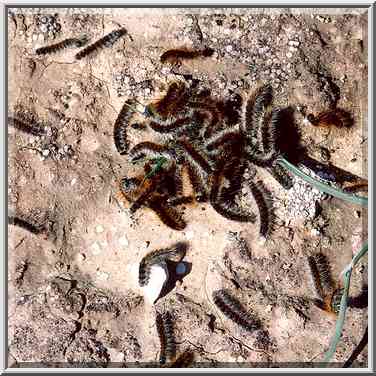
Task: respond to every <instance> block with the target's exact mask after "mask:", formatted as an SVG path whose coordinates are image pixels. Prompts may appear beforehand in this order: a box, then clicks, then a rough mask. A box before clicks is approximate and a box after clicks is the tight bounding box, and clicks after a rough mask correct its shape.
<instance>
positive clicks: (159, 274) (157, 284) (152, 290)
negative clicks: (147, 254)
mask: <svg viewBox="0 0 376 376" xmlns="http://www.w3.org/2000/svg"><path fill="white" fill-rule="evenodd" d="M167 280H168V270H167V266H166V263H165V262H161V263H159V264H156V265H152V266H151V268H150V278H149V283H148V284H147V285H146V286H144V287H143V292H144V296H145V299H146V300H147V301H148V302H149V303H150V304H154V302H155V301H156V300H157V299H158V297H159V295H160V293H161V291H162V288H163V286H164V284H165V283H166V281H167Z"/></svg>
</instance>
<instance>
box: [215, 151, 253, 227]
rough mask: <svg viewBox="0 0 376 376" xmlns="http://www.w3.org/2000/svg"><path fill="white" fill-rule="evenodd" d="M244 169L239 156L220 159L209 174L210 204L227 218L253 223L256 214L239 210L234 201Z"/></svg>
mask: <svg viewBox="0 0 376 376" xmlns="http://www.w3.org/2000/svg"><path fill="white" fill-rule="evenodd" d="M244 170H245V163H244V161H242V160H241V159H240V158H236V157H232V158H231V159H228V160H225V159H223V160H221V161H220V163H218V166H217V169H216V171H215V172H214V173H213V174H212V176H211V190H210V204H211V205H212V207H213V208H214V210H215V211H217V212H218V213H219V214H221V215H222V216H223V217H225V218H227V219H230V220H232V221H238V222H252V223H254V222H255V221H256V215H255V214H254V213H252V212H250V211H247V212H246V211H244V210H241V209H240V208H239V206H238V205H237V204H236V202H235V198H236V195H237V193H238V192H239V190H240V188H241V185H242V181H243V173H244Z"/></svg>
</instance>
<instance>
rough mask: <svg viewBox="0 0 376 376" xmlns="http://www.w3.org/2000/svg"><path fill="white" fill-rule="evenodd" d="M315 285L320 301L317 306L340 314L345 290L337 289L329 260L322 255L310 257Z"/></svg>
mask: <svg viewBox="0 0 376 376" xmlns="http://www.w3.org/2000/svg"><path fill="white" fill-rule="evenodd" d="M308 264H309V267H310V271H311V275H312V279H313V284H314V286H315V289H316V293H317V294H318V296H319V297H320V300H318V301H315V303H316V305H317V306H318V307H320V308H321V309H323V310H324V311H326V312H328V313H331V314H338V311H339V305H340V301H341V298H342V294H343V288H341V287H336V284H335V282H334V281H333V279H332V276H331V271H330V266H329V263H328V260H327V258H326V257H325V256H324V255H323V254H322V253H317V254H314V255H313V256H309V257H308Z"/></svg>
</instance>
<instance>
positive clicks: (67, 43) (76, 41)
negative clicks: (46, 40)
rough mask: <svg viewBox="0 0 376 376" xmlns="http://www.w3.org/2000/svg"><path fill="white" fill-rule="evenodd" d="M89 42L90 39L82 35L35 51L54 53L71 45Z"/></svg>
mask: <svg viewBox="0 0 376 376" xmlns="http://www.w3.org/2000/svg"><path fill="white" fill-rule="evenodd" d="M87 42H88V39H87V37H86V36H82V37H80V38H67V39H64V40H63V41H61V42H58V43H55V44H52V45H50V46H45V47H40V48H38V49H36V50H35V53H36V54H37V55H45V54H52V53H55V52H58V51H60V50H63V49H65V48H69V47H76V48H80V47H83V46H84V45H85V44H86V43H87Z"/></svg>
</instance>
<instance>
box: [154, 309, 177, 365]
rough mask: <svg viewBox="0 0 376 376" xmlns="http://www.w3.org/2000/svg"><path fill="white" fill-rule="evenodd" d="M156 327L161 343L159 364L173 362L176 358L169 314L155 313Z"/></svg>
mask: <svg viewBox="0 0 376 376" xmlns="http://www.w3.org/2000/svg"><path fill="white" fill-rule="evenodd" d="M156 325H157V331H158V336H159V340H160V343H161V352H160V355H159V363H160V364H165V363H166V362H171V361H173V360H174V359H175V356H176V344H175V335H174V325H173V321H172V317H171V315H170V313H169V312H165V313H163V314H160V313H159V312H156Z"/></svg>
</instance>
